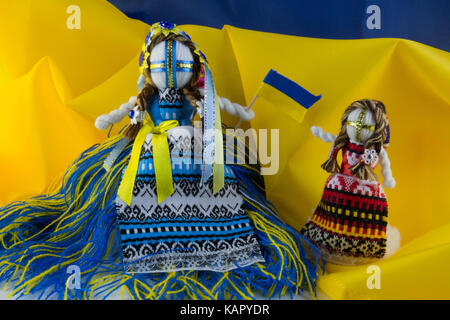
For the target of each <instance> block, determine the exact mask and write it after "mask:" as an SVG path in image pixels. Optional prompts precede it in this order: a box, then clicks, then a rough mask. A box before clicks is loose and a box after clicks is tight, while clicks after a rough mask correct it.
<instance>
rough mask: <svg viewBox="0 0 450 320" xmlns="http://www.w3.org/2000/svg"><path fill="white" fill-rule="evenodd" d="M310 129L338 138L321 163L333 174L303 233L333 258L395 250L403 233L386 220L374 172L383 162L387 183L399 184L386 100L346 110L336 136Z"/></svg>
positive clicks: (354, 259) (369, 257) (346, 260)
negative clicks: (391, 158)
mask: <svg viewBox="0 0 450 320" xmlns="http://www.w3.org/2000/svg"><path fill="white" fill-rule="evenodd" d="M311 131H312V132H313V134H314V135H315V136H317V137H318V138H320V139H322V140H323V141H325V142H333V146H332V148H331V151H330V155H329V158H328V160H327V161H326V162H325V163H324V164H323V165H322V168H323V169H324V170H326V171H327V172H329V173H331V176H330V177H329V178H328V179H327V181H326V183H325V189H324V192H323V195H322V199H321V201H320V203H319V205H318V206H317V208H316V210H315V212H314V215H313V216H312V217H311V218H310V219H309V221H308V222H307V224H306V226H305V227H304V228H303V230H302V231H301V233H302V234H303V235H304V236H305V237H306V238H307V239H309V240H310V241H311V242H312V243H314V244H315V245H316V246H317V247H318V248H319V250H320V251H321V253H322V255H323V256H324V258H325V260H327V261H329V262H332V263H337V264H348V265H353V264H364V263H368V262H371V261H375V260H377V259H381V258H383V257H387V256H389V255H391V254H392V253H394V252H395V251H396V250H397V249H398V248H399V246H400V233H399V232H398V230H397V229H396V228H393V227H391V226H390V225H389V224H388V223H387V217H388V203H387V200H386V195H385V193H384V191H383V188H382V187H381V185H380V183H379V182H378V180H377V177H376V175H375V173H374V171H373V170H374V168H375V167H376V166H377V164H378V163H379V164H380V165H381V174H382V176H383V179H384V181H383V182H384V185H385V187H387V188H393V187H394V186H395V180H394V179H393V177H392V171H391V169H390V161H389V158H388V155H387V152H386V150H385V148H386V147H387V144H388V143H389V125H388V119H387V116H386V109H385V106H384V104H383V103H382V102H380V101H376V100H368V99H364V100H360V101H356V102H354V103H352V104H351V105H350V106H349V107H348V108H347V109H346V110H345V112H344V115H343V117H342V122H341V131H340V133H339V134H338V135H337V136H334V135H332V134H330V133H325V132H324V131H323V130H322V129H321V128H319V127H312V128H311ZM339 151H341V152H342V163H341V166H339V165H338V162H337V155H338V152H339Z"/></svg>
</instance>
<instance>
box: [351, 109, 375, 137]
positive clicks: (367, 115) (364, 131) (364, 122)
mask: <svg viewBox="0 0 450 320" xmlns="http://www.w3.org/2000/svg"><path fill="white" fill-rule="evenodd" d="M374 131H375V119H374V115H373V113H372V112H370V111H369V110H367V109H361V108H358V109H356V110H353V111H352V112H350V114H349V115H348V119H347V135H348V137H349V139H350V141H351V142H356V143H360V144H364V143H365V142H366V141H367V140H368V139H369V138H370V137H371V136H372V135H373V133H374Z"/></svg>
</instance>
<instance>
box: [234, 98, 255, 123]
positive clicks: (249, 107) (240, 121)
mask: <svg viewBox="0 0 450 320" xmlns="http://www.w3.org/2000/svg"><path fill="white" fill-rule="evenodd" d="M258 93H259V90H258V92H257V93H256V94H255V96H254V97H253V99H252V101H250V104H249V105H248V107H246V108H245V111H248V110H250V109H251V108H252V106H253V104H254V103H255V100H256V98H258ZM241 123H242V119H239V122H238V123H237V124H236V127H235V129H237V128H239V126H240V125H241Z"/></svg>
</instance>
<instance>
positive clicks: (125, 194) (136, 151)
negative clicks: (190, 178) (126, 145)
mask: <svg viewBox="0 0 450 320" xmlns="http://www.w3.org/2000/svg"><path fill="white" fill-rule="evenodd" d="M176 126H178V121H177V120H168V121H163V122H161V124H160V125H159V126H157V127H155V126H154V124H153V122H151V121H148V122H146V123H145V124H144V126H143V127H142V128H141V129H140V130H139V132H138V134H137V136H136V139H134V143H133V149H132V151H131V158H130V162H129V163H128V167H127V169H126V170H125V173H124V175H123V178H122V182H121V183H120V186H119V190H118V191H117V195H118V196H119V197H120V199H122V200H123V201H124V202H125V203H126V204H127V205H131V199H132V197H133V188H134V182H135V180H136V174H137V171H138V166H139V158H140V156H141V150H142V146H143V144H144V142H145V138H146V137H147V135H148V134H149V133H152V134H153V136H152V145H153V147H152V148H153V163H154V165H155V178H156V191H157V195H158V204H160V203H161V202H162V201H163V200H164V199H165V198H167V197H168V196H170V195H171V194H172V193H173V181H172V165H171V162H170V152H169V142H168V141H167V131H168V130H170V129H172V128H174V127H176Z"/></svg>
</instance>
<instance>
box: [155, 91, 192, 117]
mask: <svg viewBox="0 0 450 320" xmlns="http://www.w3.org/2000/svg"><path fill="white" fill-rule="evenodd" d="M147 112H148V113H149V115H150V117H151V119H152V121H153V123H154V124H155V125H156V126H158V125H160V124H161V122H163V121H166V120H178V122H179V125H180V126H187V125H192V119H193V118H194V115H195V112H196V109H195V108H194V106H192V104H191V103H190V102H189V100H188V99H186V97H185V96H184V94H183V92H182V90H179V89H177V88H165V89H163V90H159V91H158V94H157V95H156V94H155V95H153V97H152V98H151V100H150V101H149V103H148V107H147Z"/></svg>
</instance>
